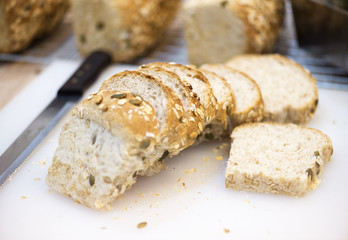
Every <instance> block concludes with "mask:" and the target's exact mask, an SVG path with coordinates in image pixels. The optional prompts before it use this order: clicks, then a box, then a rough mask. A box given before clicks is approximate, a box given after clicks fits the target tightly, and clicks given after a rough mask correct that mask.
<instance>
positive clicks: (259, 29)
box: [227, 0, 284, 53]
mask: <svg viewBox="0 0 348 240" xmlns="http://www.w3.org/2000/svg"><path fill="white" fill-rule="evenodd" d="M232 2H233V4H231V5H230V4H227V7H230V8H231V10H234V11H235V12H236V13H237V14H238V15H239V16H240V18H241V19H242V20H243V22H244V24H245V26H246V35H247V39H248V41H247V51H246V52H255V53H266V52H269V51H271V50H272V48H273V46H274V44H275V41H276V40H277V37H278V35H279V32H280V30H281V27H282V25H283V18H284V1H282V0H263V1H258V0H246V1H240V0H235V1H232Z"/></svg>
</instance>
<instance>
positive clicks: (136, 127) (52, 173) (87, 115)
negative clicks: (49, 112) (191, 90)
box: [46, 91, 162, 210]
mask: <svg viewBox="0 0 348 240" xmlns="http://www.w3.org/2000/svg"><path fill="white" fill-rule="evenodd" d="M119 96H122V98H120V97H119ZM133 99H134V96H133V95H132V94H131V93H126V92H116V91H102V92H99V93H97V94H93V95H91V96H90V98H89V99H86V100H84V101H82V102H81V103H80V104H79V105H78V106H77V107H76V109H75V110H73V111H72V114H71V115H70V116H69V118H68V119H67V121H66V123H65V125H64V126H63V129H62V132H61V134H60V137H59V145H58V148H57V150H56V152H55V154H54V158H53V162H52V165H51V166H50V168H49V170H48V175H47V178H46V182H47V184H48V185H49V186H50V187H51V188H53V189H54V190H55V191H57V192H60V193H63V194H65V195H68V196H70V197H72V198H73V199H74V200H75V201H76V202H78V203H82V204H84V205H86V206H88V207H91V208H95V209H98V210H102V209H109V208H110V207H111V204H112V201H113V200H114V199H115V198H116V197H117V196H119V195H120V194H122V193H123V192H125V191H126V190H127V189H129V188H130V187H131V185H132V184H134V183H135V180H136V175H137V172H138V171H144V170H146V169H147V168H149V167H151V166H152V165H153V164H154V160H157V159H158V158H159V157H160V156H161V154H162V151H161V150H158V149H157V147H156V145H157V141H156V139H157V138H158V136H159V123H158V121H157V118H156V115H155V111H154V109H153V108H152V106H151V105H150V104H149V103H147V102H146V101H141V103H139V104H137V105H134V104H132V100H133Z"/></svg>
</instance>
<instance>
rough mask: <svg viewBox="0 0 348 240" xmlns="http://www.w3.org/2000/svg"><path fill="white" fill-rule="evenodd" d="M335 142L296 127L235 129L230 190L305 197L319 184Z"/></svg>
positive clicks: (262, 125) (265, 125) (258, 125)
mask: <svg viewBox="0 0 348 240" xmlns="http://www.w3.org/2000/svg"><path fill="white" fill-rule="evenodd" d="M332 152H333V148H332V143H331V140H330V138H329V137H328V136H326V135H325V134H323V133H322V132H321V131H319V130H316V129H311V128H306V127H301V126H298V125H294V124H279V123H250V124H244V125H241V126H239V127H237V128H235V129H234V130H233V132H232V146H231V151H230V158H229V159H228V164H227V169H226V173H225V178H226V187H227V188H232V189H237V190H246V191H256V192H268V193H275V194H278V193H280V194H286V195H290V196H304V195H305V194H306V193H307V192H308V191H309V190H310V189H311V188H312V189H314V188H316V187H317V185H318V184H319V180H318V175H319V174H320V173H321V172H322V171H323V165H324V164H325V163H327V162H328V161H330V157H331V155H332Z"/></svg>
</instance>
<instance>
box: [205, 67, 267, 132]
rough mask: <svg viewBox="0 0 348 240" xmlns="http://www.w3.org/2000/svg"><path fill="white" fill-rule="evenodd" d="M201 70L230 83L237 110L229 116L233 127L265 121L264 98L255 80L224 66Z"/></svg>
mask: <svg viewBox="0 0 348 240" xmlns="http://www.w3.org/2000/svg"><path fill="white" fill-rule="evenodd" d="M201 69H203V70H208V71H211V72H214V73H216V74H217V75H219V76H221V77H223V78H225V79H226V81H227V82H228V83H229V85H230V87H231V90H232V93H233V96H234V101H235V109H234V111H231V112H230V116H229V117H230V120H231V125H232V127H235V126H237V125H239V124H242V123H247V122H259V121H261V120H262V119H263V110H264V106H263V98H262V95H261V92H260V89H259V86H258V85H257V84H256V83H255V81H254V80H253V79H251V78H250V77H249V76H247V75H245V74H243V73H241V72H239V71H236V70H234V69H231V68H229V67H227V66H225V65H223V64H204V65H202V66H201Z"/></svg>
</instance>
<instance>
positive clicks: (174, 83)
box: [138, 65, 203, 148]
mask: <svg viewBox="0 0 348 240" xmlns="http://www.w3.org/2000/svg"><path fill="white" fill-rule="evenodd" d="M138 71H140V72H142V73H145V74H148V75H151V76H153V77H155V78H156V79H158V80H159V81H161V82H162V83H164V84H165V85H167V86H168V87H170V88H171V89H172V90H173V91H174V93H175V94H176V96H177V97H178V98H179V99H180V100H181V102H182V104H183V107H184V112H185V114H184V115H185V118H183V122H184V123H185V125H184V127H185V130H186V137H185V138H182V136H178V137H181V139H180V142H181V148H187V147H189V146H190V145H192V144H193V143H194V142H195V140H196V137H197V135H198V134H200V132H201V131H200V130H199V127H198V125H199V124H201V125H203V118H201V117H200V116H199V115H198V114H197V113H196V109H197V106H198V108H199V107H200V102H199V101H198V99H196V98H195V97H193V96H191V95H190V93H191V90H190V88H189V87H188V86H186V85H185V84H184V83H183V82H182V81H181V79H180V78H179V76H178V75H176V74H175V73H173V72H170V71H167V70H164V69H162V68H156V67H146V65H144V66H141V68H139V69H138ZM177 127H180V125H179V126H177ZM192 133H193V137H192V135H191V134H192Z"/></svg>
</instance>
